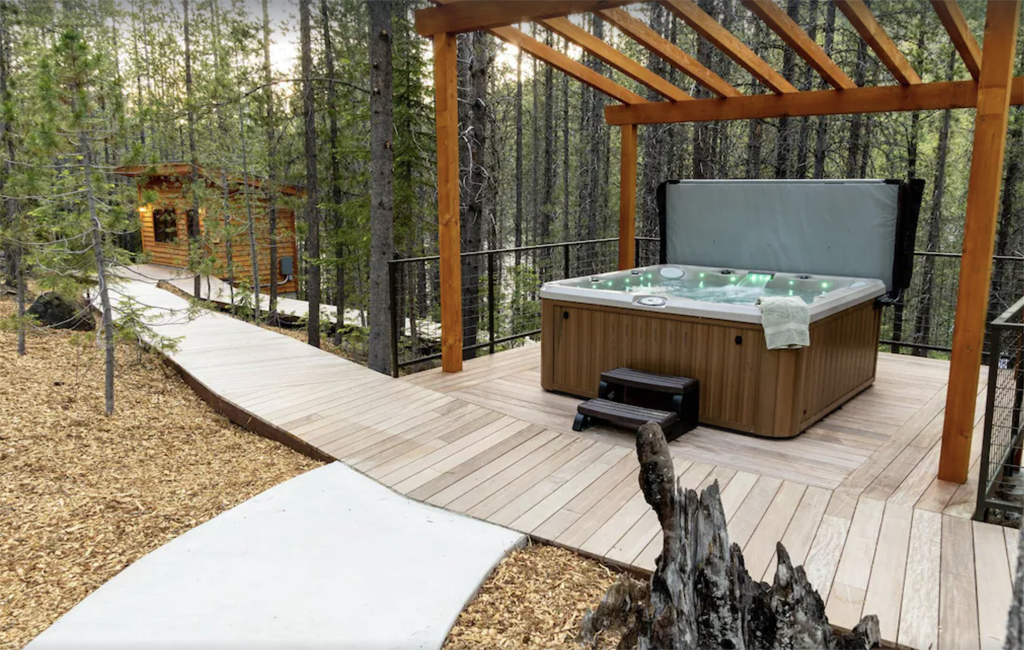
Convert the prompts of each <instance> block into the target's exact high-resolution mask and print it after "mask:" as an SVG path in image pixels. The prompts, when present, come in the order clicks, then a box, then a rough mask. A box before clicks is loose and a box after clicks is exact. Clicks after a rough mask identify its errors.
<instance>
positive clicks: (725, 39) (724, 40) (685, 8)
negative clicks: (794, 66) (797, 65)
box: [661, 0, 797, 94]
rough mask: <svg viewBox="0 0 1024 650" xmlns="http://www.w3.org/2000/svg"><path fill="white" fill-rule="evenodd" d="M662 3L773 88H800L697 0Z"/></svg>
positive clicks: (779, 90) (787, 90) (791, 90)
mask: <svg viewBox="0 0 1024 650" xmlns="http://www.w3.org/2000/svg"><path fill="white" fill-rule="evenodd" d="M661 4H663V5H665V7H666V8H667V9H668V10H669V11H671V12H672V13H674V14H675V15H676V16H677V17H678V18H679V19H680V20H682V21H683V22H684V23H686V24H687V25H689V26H690V27H691V28H692V29H693V30H694V31H696V32H697V33H698V34H700V35H701V36H703V37H704V38H706V39H707V40H709V41H711V43H712V44H713V45H714V46H715V47H717V48H718V49H719V50H721V51H722V52H724V53H725V54H726V55H727V56H728V57H729V58H731V59H732V60H733V61H735V62H736V63H738V64H739V65H741V66H743V68H745V69H746V70H747V71H748V72H750V74H752V75H754V77H756V78H757V79H758V80H759V81H760V82H761V83H763V84H764V85H765V86H767V87H768V88H770V89H771V91H772V92H775V93H780V94H781V93H795V92H797V89H796V88H795V87H794V86H793V84H791V83H789V82H788V81H786V79H785V77H783V76H782V75H781V74H779V73H778V72H776V71H775V70H774V69H773V68H772V67H771V66H770V65H768V64H767V63H765V62H764V60H762V59H761V57H759V56H757V55H756V54H754V52H753V50H751V49H750V48H749V47H747V46H746V45H744V44H743V43H742V42H741V41H740V40H739V39H738V38H736V37H735V36H733V35H732V33H731V32H729V30H727V29H726V28H724V27H722V26H721V25H719V24H718V22H717V21H716V20H715V19H714V18H712V17H711V16H709V15H708V14H707V13H705V11H704V10H703V9H701V8H700V7H698V6H697V4H696V3H695V2H693V0H662V3H661Z"/></svg>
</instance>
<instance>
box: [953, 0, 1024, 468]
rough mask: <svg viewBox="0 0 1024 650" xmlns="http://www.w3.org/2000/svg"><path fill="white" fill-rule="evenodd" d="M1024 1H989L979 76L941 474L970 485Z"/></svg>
mask: <svg viewBox="0 0 1024 650" xmlns="http://www.w3.org/2000/svg"><path fill="white" fill-rule="evenodd" d="M1019 20H1020V0H989V2H988V9H987V12H986V15H985V42H984V46H983V49H982V52H983V53H984V55H983V57H982V60H981V74H980V75H979V78H978V102H977V109H976V112H975V116H974V146H973V149H972V151H973V153H972V156H971V175H970V182H969V185H968V188H967V214H966V218H965V224H964V243H963V257H962V259H961V261H960V287H959V290H958V292H957V303H956V320H955V322H954V327H953V354H952V362H951V364H950V367H949V386H948V389H947V390H948V392H947V394H946V415H945V422H944V426H943V429H942V452H941V455H940V457H939V478H940V479H943V480H946V481H955V482H957V483H963V482H965V481H966V480H967V472H968V469H969V467H970V456H971V433H972V431H973V429H974V416H975V413H974V406H975V400H976V397H977V392H978V374H979V372H980V370H981V349H982V345H983V344H984V342H985V315H986V310H987V309H988V294H989V283H990V282H991V279H992V253H993V249H994V247H995V232H996V216H997V213H998V209H999V188H1000V184H1001V181H1002V176H1003V155H1004V153H1005V151H1006V132H1007V127H1008V117H1009V109H1010V84H1011V79H1012V74H1013V60H1014V54H1015V51H1016V44H1017V27H1018V24H1019Z"/></svg>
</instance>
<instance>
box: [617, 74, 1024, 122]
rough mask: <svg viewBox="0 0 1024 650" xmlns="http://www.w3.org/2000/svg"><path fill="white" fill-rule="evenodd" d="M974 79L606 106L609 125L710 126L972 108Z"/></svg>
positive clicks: (1021, 95)
mask: <svg viewBox="0 0 1024 650" xmlns="http://www.w3.org/2000/svg"><path fill="white" fill-rule="evenodd" d="M977 101H978V83H977V82H975V81H943V82H938V83H929V84H920V85H917V86H881V87H871V88H853V89H851V90H816V91H811V92H803V93H792V94H787V95H754V96H745V97H729V98H727V99H696V100H694V101H692V102H684V103H674V102H652V103H648V104H644V105H641V106H607V107H605V109H604V115H605V119H606V120H607V122H608V124H613V125H622V124H666V123H672V122H711V121H715V120H749V119H755V118H771V117H783V116H788V117H802V116H806V115H843V114H852V113H894V112H899V111H921V110H942V109H946V108H974V107H975V105H976V104H977ZM1010 103H1011V104H1013V105H1014V106H1020V105H1021V104H1024V77H1017V78H1015V79H1014V80H1013V85H1012V88H1011V94H1010Z"/></svg>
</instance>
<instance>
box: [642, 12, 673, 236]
mask: <svg viewBox="0 0 1024 650" xmlns="http://www.w3.org/2000/svg"><path fill="white" fill-rule="evenodd" d="M649 11H650V20H649V25H650V27H651V29H652V30H654V31H655V32H657V33H658V34H659V35H662V36H664V35H665V22H666V21H665V8H664V7H662V6H661V5H660V4H657V3H652V4H650V5H649ZM665 68H666V65H665V59H663V58H661V57H660V56H658V55H657V54H655V53H654V52H648V55H647V69H648V70H650V71H651V72H653V73H654V74H656V75H658V76H659V77H665V76H666V70H665ZM647 99H648V100H649V101H652V102H656V101H661V99H662V97H661V96H660V95H659V94H658V93H656V92H655V91H653V90H648V91H647ZM639 135H640V146H641V150H642V152H643V155H642V157H641V163H642V164H641V166H640V187H639V194H640V196H639V197H638V198H639V200H638V201H637V208H638V210H639V212H640V232H642V233H649V232H653V231H655V230H656V229H657V224H658V202H657V200H656V194H657V188H658V183H660V182H661V181H663V180H667V179H666V178H664V175H665V167H666V165H665V159H666V157H667V155H668V152H669V142H668V138H667V137H665V136H666V128H665V127H664V126H662V125H654V124H652V125H649V126H645V127H644V128H642V129H640V132H639Z"/></svg>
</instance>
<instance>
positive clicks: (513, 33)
mask: <svg viewBox="0 0 1024 650" xmlns="http://www.w3.org/2000/svg"><path fill="white" fill-rule="evenodd" d="M431 1H432V2H433V3H434V4H436V5H438V7H437V8H439V9H441V8H444V9H446V8H448V7H452V6H456V5H469V4H472V5H478V7H477V10H480V11H484V10H486V9H487V7H490V8H492V9H494V10H499V11H505V10H507V9H508V7H509V6H513V5H519V4H520V3H519V2H485V1H484V0H431ZM523 4H530V3H529V2H524V3H523ZM567 4H572V3H565V2H562V3H559V2H549V3H548V4H547V7H548V10H547V11H549V12H550V11H552V6H553V5H567ZM584 4H588V3H581V5H580V6H583V5H584ZM593 4H595V3H594V2H593V0H591V2H590V3H589V5H593ZM596 4H599V5H600V6H602V7H603V6H617V5H621V4H628V3H626V2H601V3H596ZM589 5H588V6H589ZM563 8H565V7H564V6H563ZM422 11H426V10H425V9H421V10H420V11H418V12H416V13H417V16H419V13H420V12H422ZM581 11H584V10H582V9H581ZM487 31H488V32H490V33H491V34H493V35H494V36H497V37H498V38H500V39H501V40H503V41H505V42H506V43H509V44H511V45H515V46H516V47H518V48H520V49H522V50H523V51H524V52H526V53H527V54H529V55H530V56H532V57H534V58H536V59H540V60H541V61H542V62H544V63H546V64H547V65H550V66H551V67H553V68H555V69H557V70H561V71H562V72H564V73H565V74H567V75H569V76H570V77H572V78H574V79H576V80H577V81H579V82H580V83H584V84H586V85H588V86H590V87H591V88H594V89H595V90H599V91H601V92H602V93H604V94H606V95H608V96H609V97H611V98H612V99H616V100H618V101H620V102H622V103H624V104H642V103H645V102H646V101H647V100H646V99H644V98H643V97H641V96H640V95H637V94H636V93H634V92H633V91H631V90H629V89H628V88H625V87H624V86H622V85H620V84H617V83H615V82H614V81H612V80H611V79H609V78H608V77H605V76H603V75H599V74H597V73H596V72H594V71H593V70H591V69H590V68H588V67H587V66H585V65H583V64H582V63H580V62H579V61H576V60H575V59H572V58H571V57H568V56H566V55H564V54H562V53H561V52H559V51H558V50H555V49H552V48H550V47H548V46H547V45H544V44H543V43H541V42H540V41H538V40H537V39H535V38H531V37H530V36H527V35H526V34H524V33H523V32H522V31H520V30H518V29H516V28H515V27H495V28H493V29H488V30H487Z"/></svg>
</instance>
